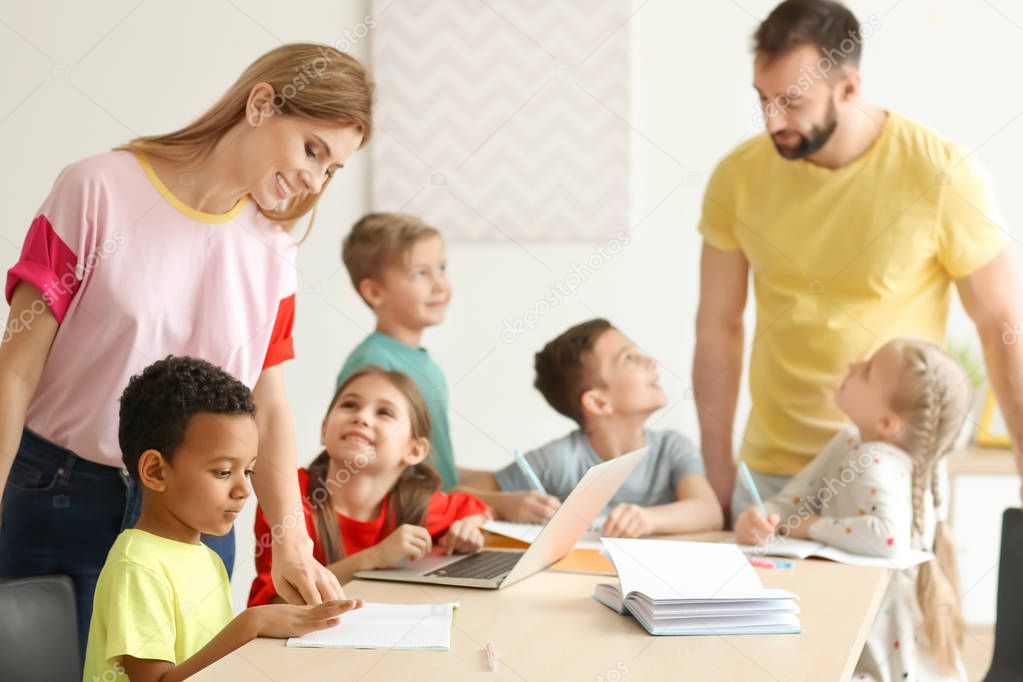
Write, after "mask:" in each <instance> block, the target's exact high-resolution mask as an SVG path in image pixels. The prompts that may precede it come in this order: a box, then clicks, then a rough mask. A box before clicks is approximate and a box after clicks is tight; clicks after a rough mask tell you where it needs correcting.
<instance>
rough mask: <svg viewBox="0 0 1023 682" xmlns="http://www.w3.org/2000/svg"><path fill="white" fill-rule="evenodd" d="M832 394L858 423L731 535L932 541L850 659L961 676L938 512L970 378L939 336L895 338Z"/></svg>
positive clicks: (894, 545)
mask: <svg viewBox="0 0 1023 682" xmlns="http://www.w3.org/2000/svg"><path fill="white" fill-rule="evenodd" d="M835 403H836V404H837V405H838V407H839V408H840V409H841V410H842V411H843V412H844V413H845V414H846V415H847V416H848V417H849V418H850V420H851V421H852V422H853V424H854V427H853V428H850V429H847V430H846V431H843V432H841V433H839V434H838V435H837V436H835V437H834V438H833V439H832V440H831V442H829V443H828V445H827V446H826V447H825V448H824V449H823V450H822V451H821V452H820V454H818V455H817V457H815V458H814V459H813V461H811V462H810V463H809V464H808V465H807V466H806V467H805V468H804V469H803V470H802V471H801V472H800V473H799V474H797V475H796V476H795V477H794V478H793V479H792V480H790V481H789V482H788V483H787V484H786V485H785V487H784V488H783V489H782V491H781V493H779V494H778V495H777V496H776V497H774V498H772V499H770V500H768V501H766V502H765V507H766V508H767V511H768V514H769V516H768V518H766V519H765V518H764V517H763V515H762V514H761V513H760V512H759V510H758V509H757V508H756V507H750V508H749V509H747V510H746V511H744V512H743V513H742V514H740V515H739V518H738V520H737V521H736V524H735V536H736V539H737V540H738V541H739V542H742V543H746V544H769V543H770V542H772V540H773V537H774V535H775V534H777V535H789V536H791V537H796V538H810V539H813V540H816V541H818V542H824V543H827V544H829V545H834V546H835V547H839V548H841V549H844V550H846V551H849V552H855V553H858V554H868V555H874V556H893V555H895V554H898V553H899V552H901V551H903V550H905V549H908V548H916V549H925V550H928V551H932V552H934V555H935V558H934V559H933V560H932V561H929V562H927V563H924V564H921V565H920V566H919V567H917V568H912V569H908V570H906V571H896V572H895V573H894V575H893V577H892V582H891V585H890V586H889V588H888V592H887V594H886V595H885V598H884V602H883V603H882V604H881V610H880V612H879V614H878V617H877V620H876V621H875V623H874V627H873V629H872V630H871V633H870V636H869V637H868V639H867V643H866V645H865V646H864V647H863V653H862V655H861V656H860V660H859V663H858V664H857V666H856V676H855V678H854V679H857V680H875V681H877V682H891V681H901V680H907V679H908V680H963V679H965V672H964V669H963V666H962V661H961V658H960V647H961V645H962V633H963V630H962V627H963V621H962V616H961V615H960V612H959V604H958V601H959V594H958V576H957V572H956V565H955V549H954V546H953V544H952V538H951V534H950V533H949V531H948V529H947V528H946V527H945V524H944V523H943V522H942V521H941V520H940V519H939V518H938V514H937V511H936V510H937V509H938V507H939V506H940V504H941V494H940V491H941V490H942V489H943V488H944V487H945V483H946V482H945V481H943V480H941V473H940V472H939V468H938V464H939V462H940V461H941V459H942V458H943V457H944V456H945V455H946V454H947V453H948V452H949V450H950V449H951V448H952V445H953V443H954V442H955V439H956V435H957V434H958V433H959V430H960V429H961V428H962V426H963V421H964V420H965V419H966V416H967V414H968V413H969V411H970V404H971V390H970V381H969V379H968V378H967V376H966V373H965V372H964V371H963V369H962V367H960V366H959V364H958V363H956V361H955V360H954V359H953V358H952V357H951V356H949V355H948V354H947V353H945V352H944V351H942V350H941V349H940V348H939V347H938V346H935V345H934V344H932V343H930V342H927V341H918V340H912V339H896V340H894V341H891V342H889V343H887V344H885V345H884V346H882V347H881V348H880V349H879V350H878V351H877V352H876V353H874V355H873V356H871V358H870V359H869V360H867V361H864V362H856V363H853V364H852V366H851V367H850V369H849V373H848V375H847V376H846V378H845V380H844V381H843V382H842V384H841V386H839V388H838V391H837V392H836V395H835Z"/></svg>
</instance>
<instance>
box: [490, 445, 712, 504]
mask: <svg viewBox="0 0 1023 682" xmlns="http://www.w3.org/2000/svg"><path fill="white" fill-rule="evenodd" d="M646 445H647V447H648V448H649V450H648V451H647V454H646V457H644V458H643V460H642V461H641V462H640V463H639V465H638V466H637V467H636V469H635V470H634V471H633V472H632V473H631V474H630V475H629V477H628V478H627V479H625V483H623V484H622V487H621V488H620V489H619V490H618V492H617V493H615V495H614V497H612V498H611V502H610V503H609V506H613V505H616V504H622V503H628V504H638V505H640V506H643V507H653V506H656V505H659V504H669V503H671V502H675V501H676V498H675V488H676V484H677V483H678V481H679V479H681V478H684V477H685V476H689V475H690V474H702V473H703V459H702V458H701V457H700V453H699V451H698V450H697V449H696V446H695V445H693V443H692V441H690V440H689V439H688V438H686V437H685V436H683V435H682V434H681V433H679V432H678V431H647V432H646ZM526 461H528V462H529V465H530V466H532V467H533V470H534V471H536V474H537V476H539V477H540V482H541V483H543V487H544V490H546V491H547V493H548V494H550V495H554V496H555V497H557V498H558V499H559V500H561V501H562V502H564V501H565V498H566V497H568V494H569V493H570V492H572V489H573V488H575V486H576V484H577V483H579V481H580V480H581V479H582V477H583V475H584V474H585V473H586V471H587V469H589V468H590V467H592V466H594V465H596V464H600V463H601V462H603V460H602V459H600V457H599V456H598V455H597V453H596V452H594V450H593V446H591V445H590V439H589V438H587V437H586V434H585V433H583V432H582V431H581V430H578V429H577V430H575V431H573V432H572V433H570V434H568V435H567V436H564V437H563V438H559V439H557V440H553V441H551V442H550V443H547V444H546V445H544V446H541V447H539V448H537V449H536V450H531V451H530V452H527V453H526ZM494 478H495V479H497V485H499V486H500V487H501V490H504V491H516V490H531V489H532V486H531V485H530V484H529V479H527V478H526V475H525V474H523V473H522V469H521V468H519V465H518V464H516V463H515V462H512V463H511V464H509V465H508V466H506V467H505V468H503V469H501V470H500V471H497V472H496V473H495V474H494Z"/></svg>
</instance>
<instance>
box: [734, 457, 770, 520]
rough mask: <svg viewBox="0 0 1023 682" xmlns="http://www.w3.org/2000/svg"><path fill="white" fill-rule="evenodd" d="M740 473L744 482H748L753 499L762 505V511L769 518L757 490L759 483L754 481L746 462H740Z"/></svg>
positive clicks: (759, 505) (758, 504) (747, 486)
mask: <svg viewBox="0 0 1023 682" xmlns="http://www.w3.org/2000/svg"><path fill="white" fill-rule="evenodd" d="M739 475H740V476H742V482H743V483H745V484H746V488H747V490H749V494H750V495H752V496H753V501H754V502H756V503H757V506H758V507H760V513H761V514H763V515H764V518H765V519H766V518H767V508H766V507H765V506H764V501H763V500H762V499H760V492H759V491H757V484H756V483H754V482H753V476H752V475H751V474H750V472H749V467H747V466H746V462H739Z"/></svg>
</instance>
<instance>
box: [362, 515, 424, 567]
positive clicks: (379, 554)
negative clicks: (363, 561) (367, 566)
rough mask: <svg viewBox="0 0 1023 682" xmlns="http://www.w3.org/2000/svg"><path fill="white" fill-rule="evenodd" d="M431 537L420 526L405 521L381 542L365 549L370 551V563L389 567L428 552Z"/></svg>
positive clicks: (375, 565)
mask: <svg viewBox="0 0 1023 682" xmlns="http://www.w3.org/2000/svg"><path fill="white" fill-rule="evenodd" d="M431 549H433V539H432V538H431V537H430V533H429V532H427V530H426V529H425V528H423V527H422V526H413V525H412V524H409V523H405V524H402V525H400V526H398V527H397V528H396V529H395V530H394V532H393V533H391V534H390V535H388V536H387V537H386V538H384V540H383V541H382V542H380V543H379V544H376V545H374V546H372V547H370V548H369V549H367V550H365V551H366V552H369V553H370V563H371V564H372V565H373V566H374V567H376V568H391V567H392V566H394V565H395V564H397V563H398V562H399V561H401V560H402V559H404V558H406V557H408V558H409V559H410V560H412V561H415V560H416V559H421V558H423V557H424V556H426V555H427V554H429V553H430V550H431Z"/></svg>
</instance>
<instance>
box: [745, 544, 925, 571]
mask: <svg viewBox="0 0 1023 682" xmlns="http://www.w3.org/2000/svg"><path fill="white" fill-rule="evenodd" d="M739 549H740V550H742V552H743V553H744V554H749V555H752V556H781V557H788V558H791V559H806V558H807V557H811V556H812V557H820V558H822V559H830V560H831V561H837V562H838V563H840V564H849V565H850V566H876V567H878V568H894V569H897V570H900V571H901V570H903V569H906V568H909V567H910V566H916V565H917V564H922V563H924V562H925V561H930V560H931V559H933V558H934V555H933V554H931V553H930V552H924V551H921V550H919V549H911V550H909V551H906V552H901V553H900V554H898V555H896V556H893V557H880V556H869V555H867V554H853V553H852V552H846V551H845V550H842V549H839V548H837V547H832V546H831V545H825V544H824V543H823V542H814V541H813V540H798V539H796V538H778V539H777V540H776V541H775V542H772V543H771V544H770V545H769V546H767V547H756V546H754V545H739Z"/></svg>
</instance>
